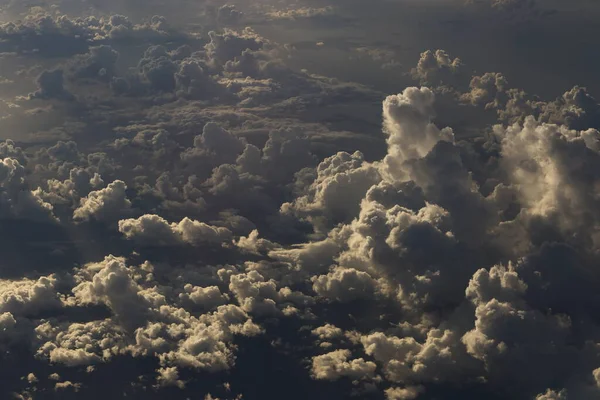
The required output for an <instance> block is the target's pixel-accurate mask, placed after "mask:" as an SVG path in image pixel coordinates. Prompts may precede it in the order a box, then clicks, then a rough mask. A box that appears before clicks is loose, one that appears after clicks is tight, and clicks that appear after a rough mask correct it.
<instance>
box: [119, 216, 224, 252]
mask: <svg viewBox="0 0 600 400" xmlns="http://www.w3.org/2000/svg"><path fill="white" fill-rule="evenodd" d="M119 231H120V232H121V233H122V234H123V235H125V237H126V238H128V239H131V240H135V241H138V242H140V243H143V244H148V245H154V246H168V245H174V244H180V243H188V244H191V245H201V244H211V243H212V244H220V243H224V242H227V241H231V238H232V234H231V231H230V230H229V229H227V228H222V227H216V226H212V225H208V224H205V223H204V222H200V221H195V220H191V219H189V218H185V219H183V220H181V221H180V222H179V223H175V222H173V223H171V224H169V223H168V222H167V221H166V220H165V219H163V218H161V217H159V216H158V215H150V214H147V215H143V216H141V217H139V218H137V219H133V218H132V219H125V220H121V221H119Z"/></svg>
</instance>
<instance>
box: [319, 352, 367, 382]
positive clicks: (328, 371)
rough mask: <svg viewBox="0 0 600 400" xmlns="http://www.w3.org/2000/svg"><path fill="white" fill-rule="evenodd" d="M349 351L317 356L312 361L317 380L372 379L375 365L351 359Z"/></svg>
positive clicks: (358, 359) (359, 359)
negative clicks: (342, 378)
mask: <svg viewBox="0 0 600 400" xmlns="http://www.w3.org/2000/svg"><path fill="white" fill-rule="evenodd" d="M350 356H351V353H350V351H349V350H336V351H332V352H331V353H327V354H323V355H320V356H316V357H314V358H313V360H312V374H313V376H314V377H315V379H327V380H336V379H339V378H341V377H348V378H351V379H366V378H372V377H373V376H374V374H375V368H376V365H375V363H373V362H371V361H365V360H363V359H362V358H357V359H350V360H349V358H350Z"/></svg>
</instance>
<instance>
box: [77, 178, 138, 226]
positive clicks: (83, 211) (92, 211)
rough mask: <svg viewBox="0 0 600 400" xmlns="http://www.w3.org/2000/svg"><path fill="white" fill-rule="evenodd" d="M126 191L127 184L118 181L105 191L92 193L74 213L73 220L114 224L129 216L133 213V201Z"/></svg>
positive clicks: (83, 199) (100, 190) (82, 200)
mask: <svg viewBox="0 0 600 400" xmlns="http://www.w3.org/2000/svg"><path fill="white" fill-rule="evenodd" d="M126 190H127V185H126V184H125V182H123V181H120V180H116V181H114V182H112V183H110V184H109V185H108V186H107V187H106V188H104V189H99V190H96V191H93V192H90V193H89V194H88V195H87V196H86V197H84V198H82V199H81V202H80V205H79V207H78V208H77V209H75V211H73V219H75V220H78V221H89V220H96V221H106V222H113V221H116V220H117V219H118V218H119V217H122V216H124V215H127V214H128V213H129V212H130V211H131V201H130V200H129V199H128V198H127V192H126Z"/></svg>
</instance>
